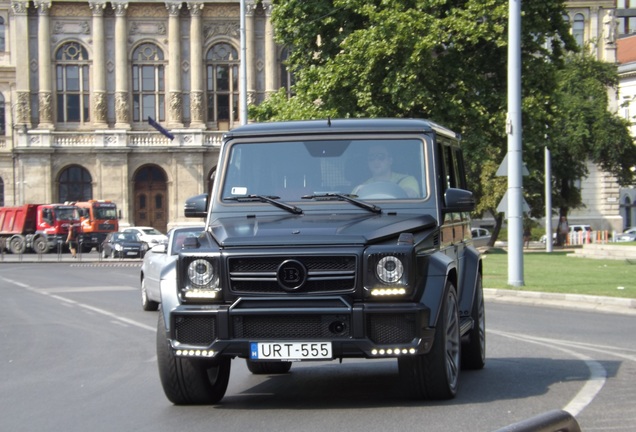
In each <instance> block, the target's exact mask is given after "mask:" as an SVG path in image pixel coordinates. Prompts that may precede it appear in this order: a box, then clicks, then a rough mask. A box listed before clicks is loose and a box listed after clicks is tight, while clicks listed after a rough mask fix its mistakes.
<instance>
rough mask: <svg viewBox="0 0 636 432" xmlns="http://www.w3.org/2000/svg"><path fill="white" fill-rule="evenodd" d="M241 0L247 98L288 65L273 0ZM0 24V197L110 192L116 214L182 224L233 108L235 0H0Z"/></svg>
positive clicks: (57, 198)
mask: <svg viewBox="0 0 636 432" xmlns="http://www.w3.org/2000/svg"><path fill="white" fill-rule="evenodd" d="M245 5H246V7H245V35H246V38H245V41H246V43H245V58H246V70H247V73H246V79H245V82H246V87H247V99H248V100H249V101H250V102H259V101H261V100H263V99H264V98H265V97H266V95H267V94H268V93H271V92H274V91H276V90H277V89H278V88H279V87H281V73H282V74H283V76H282V82H283V83H284V82H286V81H285V80H286V78H287V77H286V76H285V71H284V70H283V71H282V72H281V61H280V59H281V55H283V52H282V49H281V47H279V46H277V45H276V44H275V42H274V38H273V29H272V25H271V21H270V12H271V7H272V6H271V2H269V1H261V2H258V3H257V2H256V1H254V0H246V1H245ZM0 33H1V35H0V38H1V39H0V98H2V100H1V101H0V102H2V103H0V111H2V112H0V116H1V117H2V118H0V120H4V121H1V123H2V126H3V130H2V131H1V132H2V133H1V134H0V205H7V206H11V205H21V204H23V203H27V202H28V203H49V202H62V201H74V200H86V199H108V200H112V201H114V202H116V203H117V204H118V206H119V208H120V210H121V216H122V220H121V223H122V224H123V225H126V224H131V225H133V224H134V225H152V226H155V227H157V228H159V229H160V230H162V231H164V232H165V230H166V229H167V228H168V227H169V226H172V225H176V224H179V223H185V222H186V220H185V219H183V204H184V202H185V199H186V198H188V197H189V196H192V195H195V194H198V193H202V192H203V191H204V189H205V188H206V182H207V179H208V178H209V176H210V173H211V171H212V170H213V167H214V165H215V163H216V160H217V157H218V150H219V142H220V138H221V135H222V133H223V131H227V130H229V129H230V128H232V127H234V126H236V125H238V124H239V123H241V120H242V119H241V118H240V113H241V112H242V110H241V109H240V108H241V107H240V103H241V99H242V98H241V97H240V92H239V82H240V78H241V77H240V71H241V67H240V60H241V59H240V52H241V51H242V50H241V45H240V2H239V0H211V1H192V2H180V1H165V2H164V1H152V0H149V1H113V2H106V1H102V0H95V1H73V0H69V1H51V0H43V1H38V0H35V1H0ZM2 108H3V109H2ZM149 117H150V118H152V119H153V120H155V121H156V122H157V123H159V124H160V125H162V126H164V127H165V128H167V129H168V130H169V131H170V133H171V134H173V135H174V139H173V140H170V139H169V138H167V137H166V136H164V135H162V134H160V133H159V132H158V131H157V130H156V129H154V128H153V127H152V126H150V125H149V123H148V118H149Z"/></svg>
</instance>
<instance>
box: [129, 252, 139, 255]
mask: <svg viewBox="0 0 636 432" xmlns="http://www.w3.org/2000/svg"><path fill="white" fill-rule="evenodd" d="M126 255H137V252H126Z"/></svg>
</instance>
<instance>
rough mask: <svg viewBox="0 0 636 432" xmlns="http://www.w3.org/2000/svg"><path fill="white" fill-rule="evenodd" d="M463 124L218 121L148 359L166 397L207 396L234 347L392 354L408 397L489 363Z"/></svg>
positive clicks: (263, 361) (327, 355) (274, 361)
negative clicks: (201, 223)
mask: <svg viewBox="0 0 636 432" xmlns="http://www.w3.org/2000/svg"><path fill="white" fill-rule="evenodd" d="M459 138H460V137H459V136H458V135H457V134H455V133H454V132H452V131H450V130H448V129H446V128H444V127H442V126H440V125H437V124H435V123H433V122H430V121H425V120H406V119H347V120H323V121H303V122H280V123H267V124H250V125H247V126H242V127H240V128H237V129H234V130H233V131H230V132H228V133H227V134H226V135H225V136H224V140H223V143H222V148H221V152H220V155H219V161H218V165H217V169H216V174H215V178H214V183H213V187H212V190H211V191H210V192H209V193H208V194H204V195H200V196H197V197H193V198H192V199H191V200H189V201H188V202H187V203H186V206H185V211H186V215H187V216H192V217H204V218H205V220H206V229H205V231H204V232H203V233H202V234H201V236H200V237H198V238H196V239H193V240H191V241H189V242H188V243H187V244H186V245H184V249H183V250H182V252H181V253H180V255H179V259H178V262H177V280H176V284H175V285H173V284H166V285H165V286H162V288H161V303H162V310H161V312H160V313H161V317H160V320H159V324H158V329H157V352H158V363H159V374H160V378H161V382H162V385H163V389H164V392H165V394H166V396H167V397H168V399H169V400H170V401H172V402H173V403H176V404H188V403H216V402H218V401H220V400H221V399H222V397H223V395H224V394H225V390H226V387H227V384H228V380H229V375H230V368H231V360H232V359H235V358H242V359H245V361H246V362H247V367H248V369H249V370H250V371H251V372H252V373H256V374H262V373H270V374H271V373H286V372H287V371H289V370H290V368H291V366H292V364H293V363H294V362H299V361H303V362H304V361H307V362H311V361H333V360H337V359H343V358H361V359H368V360H369V361H371V360H374V359H384V360H386V359H395V360H396V361H397V363H398V369H399V378H400V380H401V381H402V383H403V385H404V388H405V391H406V392H408V393H409V394H410V395H411V396H412V397H414V398H416V399H448V398H452V397H454V396H455V394H456V392H457V388H458V383H459V375H460V369H461V368H462V367H463V368H470V369H480V368H482V367H483V366H484V363H485V314H484V303H483V294H482V264H481V256H480V254H479V252H478V251H477V249H476V248H475V247H474V245H473V244H472V239H471V232H470V215H469V212H470V211H471V210H473V209H474V205H475V203H474V199H473V195H472V193H471V192H470V191H468V190H467V185H466V178H465V173H464V165H463V156H462V151H461V147H460V144H459V142H460V140H459Z"/></svg>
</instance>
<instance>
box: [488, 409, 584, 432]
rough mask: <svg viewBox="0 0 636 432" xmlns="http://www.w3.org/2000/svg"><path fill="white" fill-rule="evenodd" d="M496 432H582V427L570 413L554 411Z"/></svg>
mask: <svg viewBox="0 0 636 432" xmlns="http://www.w3.org/2000/svg"><path fill="white" fill-rule="evenodd" d="M496 432H581V427H580V426H579V423H578V422H577V421H576V419H575V418H574V416H573V415H572V414H570V413H569V412H567V411H564V410H553V411H548V412H546V413H543V414H539V415H538V416H535V417H531V418H529V419H526V420H522V421H520V422H519V423H514V424H511V425H508V426H506V427H504V428H502V429H498V430H497V431H496Z"/></svg>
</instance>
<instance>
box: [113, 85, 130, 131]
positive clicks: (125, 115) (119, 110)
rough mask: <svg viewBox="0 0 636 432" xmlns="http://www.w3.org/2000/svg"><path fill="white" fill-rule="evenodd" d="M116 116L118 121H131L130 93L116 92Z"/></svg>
mask: <svg viewBox="0 0 636 432" xmlns="http://www.w3.org/2000/svg"><path fill="white" fill-rule="evenodd" d="M115 117H116V119H117V123H128V122H129V121H130V113H129V112H128V93H126V92H117V93H115Z"/></svg>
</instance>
